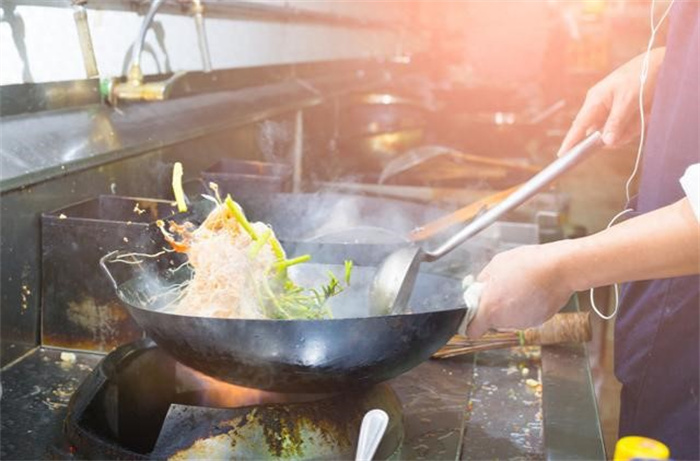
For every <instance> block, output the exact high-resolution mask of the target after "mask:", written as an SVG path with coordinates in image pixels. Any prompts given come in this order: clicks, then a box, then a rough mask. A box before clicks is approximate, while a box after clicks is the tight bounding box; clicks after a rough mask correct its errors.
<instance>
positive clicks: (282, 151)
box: [258, 120, 294, 163]
mask: <svg viewBox="0 0 700 461" xmlns="http://www.w3.org/2000/svg"><path fill="white" fill-rule="evenodd" d="M293 131H294V130H293V124H292V122H291V121H290V120H283V121H273V120H265V121H263V122H261V123H260V124H259V131H258V148H259V149H260V153H261V155H262V158H263V160H265V161H266V162H270V163H289V161H288V156H289V148H290V146H291V143H292V139H293Z"/></svg>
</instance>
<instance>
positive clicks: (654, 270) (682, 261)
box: [556, 199, 700, 291]
mask: <svg viewBox="0 0 700 461" xmlns="http://www.w3.org/2000/svg"><path fill="white" fill-rule="evenodd" d="M556 245H560V249H561V251H559V252H557V253H558V254H560V255H561V257H560V260H559V261H558V262H557V266H558V270H559V271H560V272H561V275H562V277H563V280H564V283H566V284H567V285H568V286H569V287H570V288H571V289H572V290H573V291H582V290H586V289H588V288H591V287H597V286H603V285H610V284H612V283H621V282H629V281H633V280H649V279H660V278H667V277H678V276H683V275H691V274H697V273H700V224H699V223H698V220H697V219H696V217H695V215H694V214H693V211H692V209H691V207H690V205H689V203H688V200H687V199H683V200H680V201H678V202H676V203H674V204H672V205H669V206H667V207H664V208H661V209H658V210H655V211H652V212H650V213H646V214H644V215H641V216H638V217H635V218H633V219H629V220H627V221H625V222H622V223H620V224H617V225H615V226H613V227H611V228H610V229H607V230H604V231H601V232H599V233H597V234H593V235H591V236H588V237H584V238H580V239H576V240H566V241H562V242H557V243H556Z"/></svg>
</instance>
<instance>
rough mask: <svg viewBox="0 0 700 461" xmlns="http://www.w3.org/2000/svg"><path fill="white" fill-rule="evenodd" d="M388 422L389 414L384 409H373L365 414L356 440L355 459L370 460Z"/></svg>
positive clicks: (359, 460)
mask: <svg viewBox="0 0 700 461" xmlns="http://www.w3.org/2000/svg"><path fill="white" fill-rule="evenodd" d="M388 424H389V415H387V414H386V412H385V411H384V410H379V409H374V410H370V411H368V412H367V413H366V414H365V417H364V418H362V425H361V426H360V437H359V439H358V440H357V453H356V454H355V461H372V458H373V457H374V454H375V453H376V452H377V448H379V443H380V442H381V441H382V437H384V432H385V431H386V427H387V425H388Z"/></svg>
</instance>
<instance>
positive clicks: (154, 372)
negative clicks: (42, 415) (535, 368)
mask: <svg viewBox="0 0 700 461" xmlns="http://www.w3.org/2000/svg"><path fill="white" fill-rule="evenodd" d="M373 408H381V409H383V410H384V411H386V412H387V413H388V414H389V419H390V423H389V427H388V428H387V432H386V434H385V436H384V439H383V441H382V444H381V445H380V447H379V450H378V452H377V455H376V457H377V458H378V459H386V458H388V457H390V456H392V455H395V454H396V452H397V451H398V450H399V447H400V446H401V445H402V441H403V438H404V427H403V415H402V408H401V403H400V400H399V398H398V397H397V394H396V393H395V392H394V390H393V389H392V387H391V386H390V385H388V384H380V385H377V386H374V387H372V388H371V389H364V390H357V391H350V392H344V393H340V394H281V393H274V392H266V391H261V390H257V389H248V388H243V387H238V386H234V385H231V384H228V383H224V382H221V381H216V380H214V379H213V378H210V377H208V376H205V375H202V374H201V373H199V372H196V371H194V370H192V369H190V368H187V367H185V366H184V365H182V364H180V363H178V362H177V361H175V360H174V359H173V358H171V357H170V356H168V355H167V354H166V353H165V352H164V351H163V350H161V349H160V348H158V347H157V346H156V345H155V343H153V342H152V341H150V340H141V341H137V342H134V343H131V344H128V345H125V346H122V347H120V348H118V349H116V350H114V351H113V352H112V353H110V354H109V355H108V356H106V357H105V358H104V359H103V360H102V362H100V364H99V365H98V366H97V367H96V368H95V369H94V370H93V371H92V373H91V374H90V375H89V376H88V377H87V379H85V381H83V383H82V384H81V385H80V387H79V388H78V390H77V391H76V392H75V394H74V395H73V397H72V399H71V401H70V404H69V407H68V413H67V416H66V419H65V423H64V431H65V434H66V436H67V439H68V442H69V444H70V452H71V453H73V454H74V455H75V456H76V457H79V458H100V459H104V458H122V459H123V458H130V459H166V458H168V459H169V458H172V457H178V458H179V457H184V458H192V457H194V458H200V459H201V458H210V459H211V458H218V459H222V458H225V459H269V458H288V457H293V458H296V459H308V458H313V459H348V458H352V457H354V453H355V449H356V444H357V436H358V434H359V428H360V423H361V421H362V417H363V416H364V414H365V413H366V412H367V411H369V410H371V409H373Z"/></svg>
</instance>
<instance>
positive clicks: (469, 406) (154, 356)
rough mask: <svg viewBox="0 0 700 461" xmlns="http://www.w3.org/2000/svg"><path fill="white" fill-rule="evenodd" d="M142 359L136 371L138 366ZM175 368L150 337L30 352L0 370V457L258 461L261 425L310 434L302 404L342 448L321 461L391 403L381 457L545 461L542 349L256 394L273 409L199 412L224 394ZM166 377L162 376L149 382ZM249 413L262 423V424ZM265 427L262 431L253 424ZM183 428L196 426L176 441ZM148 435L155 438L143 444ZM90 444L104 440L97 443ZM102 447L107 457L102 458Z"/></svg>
mask: <svg viewBox="0 0 700 461" xmlns="http://www.w3.org/2000/svg"><path fill="white" fill-rule="evenodd" d="M62 355H63V359H62V358H61V356H62ZM101 359H102V360H101ZM100 360H101V361H100ZM137 362H141V363H140V365H138V366H134V364H137ZM173 362H174V361H172V359H169V358H168V357H167V356H165V354H164V353H162V352H161V351H160V349H158V348H157V347H156V346H154V345H153V343H150V342H149V341H147V340H142V341H138V342H136V343H132V344H130V345H127V346H122V348H119V349H117V350H116V351H115V352H112V353H111V354H110V355H107V356H106V357H105V356H100V355H94V354H86V353H76V354H75V360H73V356H72V355H67V354H66V353H65V352H63V353H62V352H61V351H58V350H51V349H41V348H39V349H36V350H34V351H33V352H32V353H31V354H30V355H28V356H27V357H25V358H24V359H23V360H21V361H20V362H18V363H16V364H15V365H14V366H11V367H9V368H6V369H5V370H3V373H2V386H3V396H2V440H1V442H2V444H1V452H0V453H1V455H2V457H3V458H12V459H41V458H51V459H85V458H91V457H94V456H98V457H99V458H102V459H104V458H108V459H116V458H131V459H134V458H149V457H155V458H164V457H167V456H169V455H170V454H172V453H176V452H182V451H184V452H189V453H190V454H192V453H198V452H197V451H196V450H201V449H203V448H207V449H213V448H212V447H217V446H221V445H222V442H229V443H228V445H229V446H230V445H231V444H230V442H231V441H232V440H239V441H243V442H244V443H243V444H242V445H245V447H243V449H247V450H253V451H252V452H251V451H248V452H245V451H244V452H243V453H244V454H245V453H248V455H249V456H250V458H260V452H259V451H255V450H260V449H261V447H266V446H267V445H266V443H259V442H260V440H257V439H255V437H257V435H254V433H255V430H258V429H259V431H258V432H257V434H262V437H263V438H264V437H265V435H266V430H267V435H268V437H269V436H272V437H273V440H279V438H276V436H277V434H280V433H282V432H284V431H287V434H290V432H289V431H290V428H291V429H292V431H291V434H292V435H294V434H297V435H299V434H301V436H303V437H305V436H306V435H308V433H307V432H308V431H307V429H308V428H304V427H302V428H301V430H300V431H298V432H296V433H295V432H294V430H295V429H294V425H292V426H290V425H289V424H288V423H289V421H292V420H294V417H295V416H298V415H299V414H300V413H299V408H300V405H301V406H302V407H303V408H304V409H305V410H304V411H306V413H307V415H309V414H311V415H313V416H314V417H313V418H311V419H312V420H313V423H314V424H316V425H318V424H321V425H323V430H321V431H318V432H317V433H313V430H314V429H313V428H314V427H316V426H313V427H312V430H311V432H312V433H311V436H312V438H314V437H315V436H319V437H322V436H323V434H325V435H327V436H330V435H331V434H333V437H335V439H334V440H332V441H334V442H337V443H336V444H335V446H332V447H330V448H329V447H328V446H324V447H322V450H326V452H325V453H321V454H320V457H325V458H326V459H337V458H339V457H346V456H342V455H345V454H346V453H350V452H353V450H354V444H355V440H356V437H357V432H358V431H359V421H358V418H359V417H360V416H361V415H362V414H364V412H365V411H366V410H368V409H370V408H374V407H380V408H385V409H386V410H388V412H389V414H390V415H391V418H392V425H391V427H390V430H389V432H388V434H387V436H386V440H385V443H384V446H383V447H382V450H381V451H380V453H378V455H379V457H378V458H377V459H451V460H454V459H482V458H484V457H489V458H494V457H497V458H498V457H500V458H507V457H513V456H518V457H522V458H527V459H544V457H545V446H544V437H543V424H542V409H543V406H542V400H541V398H540V394H539V392H540V390H539V389H538V388H537V387H531V386H528V385H527V384H526V378H525V377H524V376H523V373H522V371H521V369H522V368H528V370H529V376H530V377H531V378H533V379H534V380H537V377H538V374H539V373H540V362H539V359H538V354H534V355H533V354H532V353H531V352H523V351H518V350H505V351H491V352H487V353H480V354H478V355H477V356H473V355H471V356H465V357H461V358H453V359H449V360H441V361H436V360H431V361H427V362H425V363H423V364H421V365H420V366H418V367H417V368H415V369H413V370H411V371H410V372H408V373H405V374H403V375H401V376H399V377H398V378H395V379H393V380H390V381H388V382H387V383H385V384H381V385H379V386H376V387H375V388H373V389H372V390H370V391H363V392H360V393H359V394H356V395H351V396H349V395H340V396H337V395H336V396H328V395H320V396H318V395H316V396H314V395H312V396H309V395H302V396H301V397H299V396H297V397H295V398H293V399H292V400H291V401H290V400H289V398H288V396H283V397H282V400H277V401H275V400H274V398H276V397H275V395H267V394H269V393H262V392H261V391H256V392H257V393H258V394H260V395H259V396H258V398H259V401H267V402H268V403H269V404H268V405H267V406H260V405H259V404H258V405H257V406H253V407H247V408H233V409H217V410H214V411H209V410H210V409H206V408H205V409H204V410H202V409H201V407H200V405H204V406H206V405H211V406H213V405H215V404H216V399H218V398H219V397H216V396H213V397H212V395H206V394H207V392H204V391H203V387H202V383H201V382H200V381H199V380H200V379H201V377H197V376H193V375H192V374H191V373H192V372H191V371H187V370H189V369H184V367H182V366H181V365H179V364H176V363H173ZM120 364H121V365H120ZM129 364H132V365H129ZM161 373H162V374H163V375H162V376H163V377H167V379H162V380H152V379H149V377H152V376H153V375H154V374H155V375H158V374H161ZM168 373H172V374H168ZM170 378H172V379H171V380H170V382H168V380H169V379H170ZM206 379H207V378H206V377H205V378H204V380H206ZM144 383H149V384H147V388H142V389H134V388H130V386H137V387H138V386H142V385H144ZM197 386H200V387H199V389H197ZM224 386H229V385H228V384H225V385H224ZM206 387H207V386H206V385H204V388H206ZM239 389H240V388H239ZM209 394H211V392H209ZM224 394H228V395H230V392H228V390H226V391H225V392H224ZM279 396H280V394H277V397H279ZM71 397H73V403H72V404H71ZM212 398H213V400H207V399H212ZM270 398H272V400H269V399H270ZM265 399H268V400H265ZM169 400H173V402H169ZM299 400H301V401H299ZM309 402H311V405H310V406H309ZM171 403H174V405H171ZM230 403H231V402H228V404H230ZM240 403H241V402H234V404H240ZM256 403H260V402H256ZM69 404H71V405H72V406H71V407H70V408H69ZM194 405H196V406H194ZM135 410H136V411H135ZM333 411H335V412H336V413H338V412H342V413H343V415H342V418H340V420H338V419H335V420H333V418H331V422H330V423H329V422H328V420H323V421H322V419H323V418H325V417H326V416H328V413H329V412H333ZM166 415H167V416H166ZM251 415H252V416H257V423H256V421H255V419H256V418H251ZM319 418H321V419H319ZM307 419H308V418H307ZM243 422H245V424H243ZM250 423H254V424H252V425H251V427H253V429H255V430H253V431H252V432H251V431H250V429H246V428H245V426H247V425H250ZM259 423H262V425H260V426H255V424H259ZM280 423H285V424H286V426H285V425H283V424H280ZM266 424H267V425H266ZM324 424H325V425H324ZM302 426H303V425H302ZM331 426H332V427H331ZM161 427H162V431H161V430H160V428H161ZM183 427H184V428H190V429H191V428H197V431H193V432H192V431H191V432H190V433H188V435H187V436H181V434H182V433H183V432H182V429H183ZM233 429H236V430H235V431H234V430H233ZM270 429H272V431H270ZM202 431H204V432H202ZM246 431H247V432H246ZM175 432H177V433H178V434H180V436H179V437H178V438H177V439H178V440H179V444H175V445H168V443H164V442H167V440H168V438H169V437H170V436H169V435H168V434H171V435H172V434H173V433H175ZM117 433H118V434H120V437H122V438H123V439H125V440H128V441H129V443H130V444H131V448H128V451H130V452H131V453H128V452H124V451H120V450H124V448H125V447H124V446H121V447H120V446H117V445H118V444H114V443H112V442H114V441H115V437H114V434H117ZM145 433H148V434H150V435H149V436H147V437H143V434H145ZM185 433H187V431H185ZM339 433H340V434H342V437H339V436H338V434H339ZM159 435H160V438H161V440H159ZM237 437H238V438H237ZM293 438H294V437H292V439H293ZM343 438H344V439H343ZM88 439H90V440H88ZM95 439H100V440H101V441H102V442H106V444H105V443H103V444H102V445H101V446H97V445H95V444H94V443H93V442H95ZM340 439H343V440H340ZM261 440H262V439H261ZM339 440H340V442H338V441H339ZM135 441H136V442H135ZM87 442H90V443H87ZM134 443H135V444H134ZM217 443H218V445H217ZM223 445H226V444H225V443H223ZM86 447H88V448H89V449H88V448H86ZM105 447H106V449H107V451H99V450H105ZM309 447H310V445H305V449H309ZM273 448H274V444H273ZM278 448H279V447H278ZM91 450H93V451H91ZM95 450H96V451H95ZM168 450H169V451H168ZM192 450H194V451H192ZM328 450H330V451H328ZM333 450H341V451H333ZM342 450H345V451H342ZM200 453H201V452H200ZM250 453H253V454H252V455H250ZM339 453H340V454H341V456H337V455H338V454H339ZM353 453H354V452H353ZM274 454H275V453H274V452H273V455H274ZM316 454H317V455H318V453H316ZM238 455H240V453H239V454H238ZM312 456H313V455H312Z"/></svg>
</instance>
